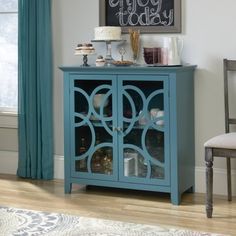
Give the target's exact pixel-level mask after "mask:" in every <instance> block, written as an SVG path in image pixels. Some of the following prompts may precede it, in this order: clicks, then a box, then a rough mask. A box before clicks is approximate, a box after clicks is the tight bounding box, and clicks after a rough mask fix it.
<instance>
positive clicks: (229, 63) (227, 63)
mask: <svg viewBox="0 0 236 236" xmlns="http://www.w3.org/2000/svg"><path fill="white" fill-rule="evenodd" d="M229 71H236V60H228V59H224V96H225V132H226V133H229V132H230V125H232V124H236V119H234V118H231V117H230V116H229V91H228V77H229V76H228V75H229V73H228V72H229Z"/></svg>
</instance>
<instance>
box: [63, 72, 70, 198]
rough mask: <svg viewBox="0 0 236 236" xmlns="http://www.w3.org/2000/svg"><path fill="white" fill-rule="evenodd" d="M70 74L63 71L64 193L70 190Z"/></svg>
mask: <svg viewBox="0 0 236 236" xmlns="http://www.w3.org/2000/svg"><path fill="white" fill-rule="evenodd" d="M70 126H71V122H70V74H69V73H68V72H64V171H65V180H64V181H65V182H64V184H65V193H70V192H71V180H70V178H71V169H70V158H71V157H70V155H71V154H70Z"/></svg>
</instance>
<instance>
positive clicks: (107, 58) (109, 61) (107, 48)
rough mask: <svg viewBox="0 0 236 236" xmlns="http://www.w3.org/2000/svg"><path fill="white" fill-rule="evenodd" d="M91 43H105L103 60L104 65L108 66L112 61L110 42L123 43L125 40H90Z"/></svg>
mask: <svg viewBox="0 0 236 236" xmlns="http://www.w3.org/2000/svg"><path fill="white" fill-rule="evenodd" d="M91 42H105V43H106V57H105V60H106V63H107V65H110V64H111V63H112V62H113V61H114V59H113V58H112V55H111V43H112V42H125V40H123V39H118V40H96V39H94V40H91Z"/></svg>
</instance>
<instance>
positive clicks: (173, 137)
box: [61, 66, 195, 204]
mask: <svg viewBox="0 0 236 236" xmlns="http://www.w3.org/2000/svg"><path fill="white" fill-rule="evenodd" d="M61 69H62V70H63V71H64V92H65V96H64V101H65V114H64V115H65V129H66V127H67V130H65V140H67V141H65V146H67V147H65V191H66V192H70V191H68V190H70V189H71V184H72V183H81V184H90V185H98V186H110V187H119V188H130V189H141V190H150V191H157V192H169V193H170V194H171V202H172V203H173V204H180V202H181V195H182V193H183V192H185V191H187V190H194V163H195V160H194V92H193V91H194V87H193V85H194V83H193V73H194V69H195V66H183V67H145V66H144V67H142V66H139V67H112V66H111V67H103V68H97V67H89V68H84V67H61ZM78 76H79V77H80V78H83V79H85V80H93V78H97V79H99V78H104V79H105V80H111V81H112V106H113V128H114V130H113V132H114V135H113V139H114V142H113V145H114V150H113V158H114V161H115V165H114V170H113V171H114V176H115V177H116V178H114V179H110V178H109V177H110V176H106V175H100V174H91V173H90V174H86V173H72V172H73V171H72V170H71V169H73V168H74V166H73V165H74V164H73V163H71V161H72V162H74V157H73V154H72V153H73V149H74V146H73V147H72V146H70V143H71V142H73V140H70V139H73V138H74V137H73V135H72V133H73V132H74V131H73V129H74V128H72V129H71V130H70V129H68V127H71V123H73V122H72V120H71V117H72V116H74V112H73V113H71V111H69V112H68V107H70V104H71V103H73V97H71V99H69V96H70V95H69V94H70V93H71V91H69V90H70V89H69V88H68V83H69V82H67V81H66V80H70V81H72V80H74V79H75V78H77V77H78ZM139 81H143V83H144V84H145V83H148V81H161V82H162V83H163V91H164V100H163V101H162V103H163V106H164V111H165V116H164V119H165V120H164V122H165V129H164V130H163V131H164V134H165V136H164V137H165V138H164V139H165V141H164V150H165V162H164V173H165V177H164V179H151V178H149V179H148V178H145V179H141V178H138V177H127V176H124V171H123V170H124V163H123V148H124V147H126V146H127V144H125V143H124V139H123V135H124V132H126V130H124V127H123V121H125V118H123V116H122V115H121V114H122V112H123V105H124V104H123V103H122V96H123V95H122V94H123V92H122V91H124V90H123V89H124V88H126V87H125V86H127V85H128V84H129V83H131V84H132V85H134V87H135V85H136V84H137V83H138V82H139ZM125 83H126V84H125ZM127 88H129V85H128V87H127ZM71 89H72V90H73V83H72V84H71ZM141 90H142V89H141ZM138 91H139V90H138ZM148 102H150V100H148V99H147V103H148ZM90 105H91V104H90ZM145 106H146V107H147V104H146V105H145ZM72 107H73V106H72ZM72 107H71V109H72ZM116 108H117V109H116ZM132 109H134V107H133V108H132ZM68 114H70V115H69V116H71V117H68ZM68 130H69V131H68ZM127 132H128V131H127ZM160 132H161V131H160ZM68 138H69V139H68ZM142 140H143V139H142ZM142 142H144V141H142ZM73 145H75V144H73ZM67 157H68V158H67ZM71 171H72V172H71ZM149 174H150V170H149Z"/></svg>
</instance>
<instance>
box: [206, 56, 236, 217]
mask: <svg viewBox="0 0 236 236" xmlns="http://www.w3.org/2000/svg"><path fill="white" fill-rule="evenodd" d="M223 62H224V64H223V67H224V98H225V134H222V135H219V136H216V137H213V138H212V139H210V140H208V141H207V142H206V143H205V144H204V147H205V161H206V215H207V217H208V218H212V212H213V201H212V193H213V168H212V166H213V160H214V157H224V158H226V160H227V186H228V201H231V200H232V191H231V166H230V159H231V158H236V132H231V133H230V125H232V124H236V119H232V118H230V117H229V96H228V95H229V93H228V75H229V73H228V72H229V71H236V60H227V59H224V61H223Z"/></svg>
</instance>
